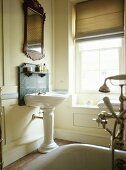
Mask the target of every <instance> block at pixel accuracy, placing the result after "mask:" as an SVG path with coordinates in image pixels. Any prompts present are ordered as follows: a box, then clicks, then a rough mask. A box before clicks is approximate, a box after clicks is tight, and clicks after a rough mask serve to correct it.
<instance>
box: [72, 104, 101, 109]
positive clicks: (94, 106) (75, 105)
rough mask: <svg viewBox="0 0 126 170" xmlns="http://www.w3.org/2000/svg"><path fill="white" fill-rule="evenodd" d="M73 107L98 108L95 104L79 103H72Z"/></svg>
mask: <svg viewBox="0 0 126 170" xmlns="http://www.w3.org/2000/svg"><path fill="white" fill-rule="evenodd" d="M72 107H73V108H84V109H99V108H98V106H97V105H79V104H73V105H72Z"/></svg>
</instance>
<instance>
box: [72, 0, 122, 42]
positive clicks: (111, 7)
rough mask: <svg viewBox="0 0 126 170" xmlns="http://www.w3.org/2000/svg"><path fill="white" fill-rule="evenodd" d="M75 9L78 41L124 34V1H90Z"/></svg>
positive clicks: (77, 5)
mask: <svg viewBox="0 0 126 170" xmlns="http://www.w3.org/2000/svg"><path fill="white" fill-rule="evenodd" d="M75 9H76V33H75V37H76V38H77V39H80V38H88V37H97V36H103V35H112V34H113V35H115V34H123V32H124V0H88V1H85V2H81V3H77V4H76V6H75Z"/></svg>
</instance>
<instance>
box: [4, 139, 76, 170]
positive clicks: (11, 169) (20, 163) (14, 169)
mask: <svg viewBox="0 0 126 170" xmlns="http://www.w3.org/2000/svg"><path fill="white" fill-rule="evenodd" d="M55 142H56V143H57V144H58V145H59V146H61V145H66V144H71V143H75V142H71V141H66V140H61V139H56V140H55ZM43 155H44V154H41V153H39V152H38V151H37V150H36V151H34V152H32V153H30V154H28V155H26V156H24V157H23V158H21V159H19V160H17V161H16V162H14V163H12V164H10V165H8V166H6V167H5V168H4V169H3V170H22V169H23V168H24V167H25V166H26V164H28V163H29V162H31V161H32V160H34V159H36V158H38V157H39V156H43Z"/></svg>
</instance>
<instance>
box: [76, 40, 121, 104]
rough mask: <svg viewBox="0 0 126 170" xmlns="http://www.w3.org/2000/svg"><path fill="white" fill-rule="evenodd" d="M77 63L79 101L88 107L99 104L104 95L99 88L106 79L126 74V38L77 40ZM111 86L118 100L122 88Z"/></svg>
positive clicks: (77, 96) (77, 94) (78, 102)
mask: <svg viewBox="0 0 126 170" xmlns="http://www.w3.org/2000/svg"><path fill="white" fill-rule="evenodd" d="M75 63H76V67H75V70H76V71H75V72H76V74H75V94H76V98H77V101H76V103H77V104H81V105H88V106H92V105H97V103H98V101H99V100H100V99H102V97H103V94H101V93H99V91H98V89H99V87H100V86H101V85H102V84H103V82H104V79H105V78H106V77H108V76H113V75H117V74H121V73H124V61H123V38H111V39H100V40H92V41H91V40H90V41H79V42H76V62H75ZM107 84H108V83H107ZM111 86H112V85H111V84H109V87H110V89H111V94H112V93H113V95H112V96H113V97H114V98H117V99H118V96H119V93H120V89H119V87H118V86H112V87H111ZM104 95H105V94H104ZM107 95H108V94H107Z"/></svg>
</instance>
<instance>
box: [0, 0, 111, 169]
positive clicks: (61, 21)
mask: <svg viewBox="0 0 126 170" xmlns="http://www.w3.org/2000/svg"><path fill="white" fill-rule="evenodd" d="M22 1H23V0H9V1H8V0H3V2H4V3H3V14H4V15H3V17H2V15H0V85H1V86H3V91H2V93H3V94H4V96H8V97H5V98H4V100H2V105H3V114H2V129H3V138H4V141H3V159H4V166H6V165H8V164H10V163H11V162H14V161H15V160H17V159H19V158H20V157H22V156H24V155H26V154H28V153H29V152H31V151H33V150H34V149H36V148H37V147H39V145H40V143H41V142H42V140H43V128H42V120H34V121H33V120H31V116H32V114H33V113H38V109H37V108H36V109H35V108H31V107H26V106H22V107H21V106H18V104H17V95H18V94H17V86H18V82H17V71H16V69H17V66H19V65H20V64H21V63H22V62H30V63H41V62H46V64H47V67H48V68H49V74H50V88H51V89H58V90H69V91H71V89H72V81H71V80H72V77H71V74H72V71H69V68H71V70H72V63H71V62H72V60H71V59H72V58H73V57H74V53H73V51H74V48H73V39H72V31H71V20H72V16H71V11H72V3H73V1H74V2H75V1H77V0H71V1H72V2H71V1H69V0H39V2H41V3H42V5H43V7H44V10H45V12H46V22H45V35H44V36H45V38H44V39H45V40H44V42H45V54H46V57H45V59H43V60H40V61H36V62H33V61H32V60H30V59H28V58H27V57H26V56H25V55H24V54H23V53H22V51H21V49H22V43H23V23H24V22H23V11H22ZM1 2H2V0H0V11H1V12H2V10H1V8H2V5H1ZM2 21H3V24H2ZM2 37H3V38H2ZM69 80H70V82H71V83H70V82H69ZM9 96H11V98H9ZM98 113H99V110H98V109H91V108H90V109H88V108H78V107H72V98H71V96H70V97H69V98H68V99H67V100H65V101H64V102H63V103H62V104H61V105H59V106H58V107H57V108H56V110H55V137H57V138H61V139H67V140H73V141H78V142H84V143H93V144H98V145H106V146H108V144H109V142H110V141H109V135H108V133H107V132H105V131H104V130H103V129H102V128H101V127H100V128H99V127H98V126H97V124H96V122H93V121H92V118H94V117H97V114H98Z"/></svg>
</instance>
